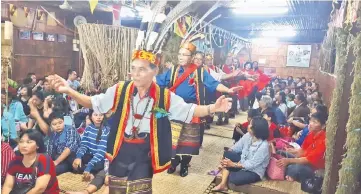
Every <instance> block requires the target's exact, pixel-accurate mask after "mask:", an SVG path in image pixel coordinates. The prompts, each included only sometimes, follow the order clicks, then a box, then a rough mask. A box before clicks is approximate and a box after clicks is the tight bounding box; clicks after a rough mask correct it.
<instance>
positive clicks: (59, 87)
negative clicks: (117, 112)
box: [47, 75, 118, 113]
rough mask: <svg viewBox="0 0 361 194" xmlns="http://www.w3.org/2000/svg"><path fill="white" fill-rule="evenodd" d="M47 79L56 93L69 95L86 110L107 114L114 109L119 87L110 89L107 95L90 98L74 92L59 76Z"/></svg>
mask: <svg viewBox="0 0 361 194" xmlns="http://www.w3.org/2000/svg"><path fill="white" fill-rule="evenodd" d="M47 79H48V80H49V81H50V84H51V86H52V87H53V88H54V89H55V91H57V92H59V93H65V94H67V95H69V96H70V97H71V98H72V99H74V100H75V101H77V102H78V103H79V104H81V105H82V106H83V107H85V108H92V109H94V111H95V112H100V113H107V112H108V111H109V110H110V109H111V108H112V107H113V103H114V97H115V95H116V90H117V87H118V85H114V86H112V87H110V88H108V89H107V91H106V92H105V94H99V95H95V96H92V97H90V96H86V95H84V94H80V93H79V92H77V91H75V90H73V89H72V88H71V87H70V86H69V85H68V82H67V81H65V79H63V78H62V77H60V76H58V75H51V76H49V77H47Z"/></svg>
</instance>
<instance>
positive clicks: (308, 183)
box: [301, 176, 323, 194]
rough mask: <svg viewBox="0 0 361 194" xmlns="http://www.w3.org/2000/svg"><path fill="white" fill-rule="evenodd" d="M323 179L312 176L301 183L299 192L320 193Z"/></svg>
mask: <svg viewBox="0 0 361 194" xmlns="http://www.w3.org/2000/svg"><path fill="white" fill-rule="evenodd" d="M322 183H323V177H319V176H313V177H312V178H309V179H306V180H304V181H302V182H301V190H302V191H305V192H307V193H312V194H321V193H322Z"/></svg>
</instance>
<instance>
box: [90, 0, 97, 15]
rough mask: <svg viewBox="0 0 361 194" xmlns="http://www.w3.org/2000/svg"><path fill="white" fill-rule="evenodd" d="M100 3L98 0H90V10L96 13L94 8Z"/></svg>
mask: <svg viewBox="0 0 361 194" xmlns="http://www.w3.org/2000/svg"><path fill="white" fill-rule="evenodd" d="M97 5H98V0H89V6H90V12H91V13H92V14H94V10H95V8H96V7H97Z"/></svg>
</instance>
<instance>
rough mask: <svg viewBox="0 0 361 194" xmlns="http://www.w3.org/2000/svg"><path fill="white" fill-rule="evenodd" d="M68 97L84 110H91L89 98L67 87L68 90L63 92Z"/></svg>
mask: <svg viewBox="0 0 361 194" xmlns="http://www.w3.org/2000/svg"><path fill="white" fill-rule="evenodd" d="M65 94H67V95H68V96H70V97H71V98H72V99H74V100H75V101H76V102H78V103H79V104H81V105H82V106H83V107H85V108H92V102H91V97H90V96H87V95H84V94H81V93H79V92H77V91H75V90H73V89H72V88H70V87H69V90H68V91H67V92H65Z"/></svg>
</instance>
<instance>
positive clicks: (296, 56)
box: [286, 45, 312, 67]
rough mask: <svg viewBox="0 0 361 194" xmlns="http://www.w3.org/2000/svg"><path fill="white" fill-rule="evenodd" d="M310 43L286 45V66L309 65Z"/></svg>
mask: <svg viewBox="0 0 361 194" xmlns="http://www.w3.org/2000/svg"><path fill="white" fill-rule="evenodd" d="M311 48H312V47H311V45H288V51H287V65H286V66H287V67H310V60H311Z"/></svg>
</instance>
